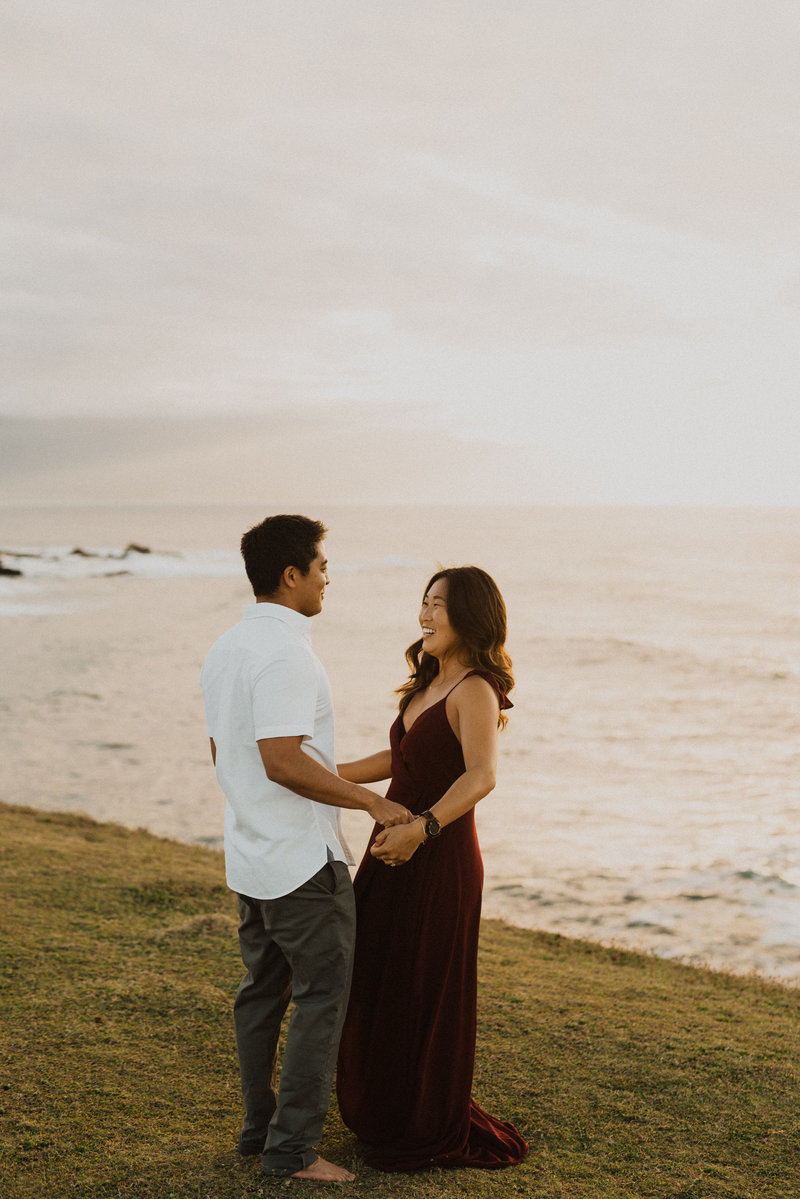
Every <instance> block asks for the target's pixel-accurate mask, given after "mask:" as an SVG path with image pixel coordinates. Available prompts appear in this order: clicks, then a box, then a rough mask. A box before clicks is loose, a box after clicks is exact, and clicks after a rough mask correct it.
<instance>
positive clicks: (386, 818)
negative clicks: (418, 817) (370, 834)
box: [369, 795, 414, 828]
mask: <svg viewBox="0 0 800 1199" xmlns="http://www.w3.org/2000/svg"><path fill="white" fill-rule="evenodd" d="M374 798H375V802H374V803H373V804H372V806H371V807H370V808H369V814H370V816H371V817H372V819H373V820H374V821H375V823H376V824H382V825H383V827H384V828H390V827H391V826H392V825H394V824H407V823H408V821H409V820H413V819H414V817H413V816H412V815H411V813H410V812H409V810H408V808H404V807H403V805H402V804H399V803H395V802H394V800H392V799H386V798H385V797H384V796H383V795H376V796H375V797H374Z"/></svg>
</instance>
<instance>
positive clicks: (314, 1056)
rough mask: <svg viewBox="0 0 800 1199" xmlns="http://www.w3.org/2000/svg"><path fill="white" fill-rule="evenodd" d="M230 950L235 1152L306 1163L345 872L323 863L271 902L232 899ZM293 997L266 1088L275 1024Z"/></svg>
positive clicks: (268, 1168) (342, 926) (326, 1085)
mask: <svg viewBox="0 0 800 1199" xmlns="http://www.w3.org/2000/svg"><path fill="white" fill-rule="evenodd" d="M239 917H240V924H239V947H240V949H241V954H242V961H243V962H244V964H245V966H246V968H247V974H246V975H245V977H244V978H243V979H242V981H241V983H240V985H239V989H238V991H237V993H236V1000H235V1003H234V1006H233V1014H234V1023H235V1026H236V1045H237V1049H238V1053H239V1071H240V1073H241V1078H242V1098H243V1100H244V1107H245V1120H244V1127H243V1129H242V1134H241V1137H240V1139H239V1148H240V1150H241V1151H242V1152H243V1153H257V1152H260V1151H262V1150H263V1152H262V1153H261V1163H262V1166H263V1169H264V1171H265V1172H266V1173H268V1174H278V1175H289V1174H294V1173H295V1172H296V1171H297V1170H302V1169H304V1167H306V1166H309V1165H310V1164H311V1163H312V1162H313V1161H314V1160H315V1159H316V1156H317V1155H316V1153H315V1152H314V1150H313V1146H314V1145H315V1144H316V1143H317V1141H318V1140H319V1139H320V1137H321V1136H322V1127H323V1124H324V1123H325V1116H326V1115H327V1111H328V1105H329V1103H330V1093H331V1084H332V1081H333V1071H334V1068H335V1066H336V1055H337V1052H338V1049H339V1038H340V1036H341V1032H342V1025H343V1023H344V1017H345V1012H346V1009H347V1000H348V996H349V993H350V978H351V975H352V970H353V944H354V939H355V901H354V898H353V886H352V883H351V882H350V872H349V871H348V869H347V867H346V866H345V864H344V863H343V862H332V861H329V862H328V863H327V864H326V865H325V866H323V867H322V869H321V870H319V871H318V872H317V873H316V874H315V875H314V876H313V878H310V879H309V880H308V882H306V883H303V885H302V886H301V887H298V888H297V890H296V891H292V892H290V894H289V895H283V896H281V897H280V898H279V899H251V898H250V897H249V896H246V895H240V896H239ZM290 999H291V1000H293V1001H294V1005H295V1008H294V1012H293V1013H292V1018H291V1021H290V1023H289V1031H288V1034H287V1037H286V1047H285V1050H284V1054H283V1063H282V1066H281V1080H280V1088H279V1089H278V1088H276V1077H277V1071H276V1061H277V1054H278V1038H279V1036H280V1029H281V1020H282V1019H283V1016H284V1013H285V1012H286V1009H287V1007H288V1005H289V1000H290Z"/></svg>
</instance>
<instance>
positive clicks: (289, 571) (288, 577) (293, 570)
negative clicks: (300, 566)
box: [281, 566, 297, 591]
mask: <svg viewBox="0 0 800 1199" xmlns="http://www.w3.org/2000/svg"><path fill="white" fill-rule="evenodd" d="M296 578H297V567H296V566H287V567H286V570H285V571H284V572H283V574H282V575H281V582H282V583H283V585H284V586H285V587H288V588H289V590H290V591H293V590H294V588H295V586H296V583H295V579H296Z"/></svg>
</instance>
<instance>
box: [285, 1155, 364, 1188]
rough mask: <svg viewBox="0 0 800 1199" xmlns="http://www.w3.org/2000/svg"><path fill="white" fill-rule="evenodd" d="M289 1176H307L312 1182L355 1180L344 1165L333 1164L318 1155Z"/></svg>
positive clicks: (353, 1175)
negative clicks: (304, 1166)
mask: <svg viewBox="0 0 800 1199" xmlns="http://www.w3.org/2000/svg"><path fill="white" fill-rule="evenodd" d="M291 1177H292V1178H308V1179H310V1180H311V1181H312V1182H355V1180H356V1176H355V1174H351V1173H350V1171H349V1170H345V1168H344V1166H334V1164H333V1162H326V1161H325V1158H324V1157H318V1158H317V1160H316V1161H315V1162H312V1163H311V1165H310V1166H306V1168H305V1169H304V1170H298V1171H297V1173H296V1174H292V1176H291Z"/></svg>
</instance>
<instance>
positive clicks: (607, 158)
mask: <svg viewBox="0 0 800 1199" xmlns="http://www.w3.org/2000/svg"><path fill="white" fill-rule="evenodd" d="M0 36H1V38H2V40H1V41H0V54H1V55H2V74H1V76H0V89H1V90H2V97H1V98H2V107H1V109H0V130H1V131H2V146H1V147H0V149H1V150H2V153H1V155H0V171H2V176H3V178H2V189H1V190H0V212H1V213H2V222H3V227H4V237H3V241H4V246H5V253H4V270H3V280H2V309H1V310H0V320H1V321H2V326H1V331H2V342H3V356H4V360H5V362H4V369H3V372H2V376H1V377H0V378H1V382H0V437H1V436H2V431H3V424H2V418H3V417H6V418H8V417H27V416H36V417H54V416H59V417H64V416H84V417H87V416H98V415H101V414H102V415H106V416H108V415H110V416H114V417H126V416H139V417H147V416H155V415H171V416H176V417H189V416H192V417H202V416H215V417H220V416H231V415H235V414H239V413H253V414H258V415H259V417H260V418H266V419H269V418H270V416H271V415H273V416H274V417H275V419H279V420H280V421H282V422H285V420H286V417H287V413H294V414H297V416H298V417H299V419H300V422H301V424H302V426H303V428H304V429H305V430H306V433H307V431H308V427H309V426H308V421H311V422H312V424H313V425H314V426H315V427H317V428H319V429H322V428H327V427H329V428H330V429H331V430H332V432H331V433H330V436H328V438H327V441H326V438H325V437H321V439H320V450H319V454H320V455H322V460H320V458H318V457H314V456H313V455H312V456H311V457H310V458H309V462H308V469H309V470H313V471H315V472H317V473H318V472H319V471H320V470H323V471H324V469H325V461H324V458H325V456H326V455H327V456H328V457H329V456H330V454H331V453H335V452H336V445H335V438H344V437H346V436H347V435H346V433H344V432H343V430H346V429H347V428H348V424H347V421H348V414H353V413H357V414H359V415H358V418H357V421H356V424H357V425H358V423H359V422H360V425H361V427H363V426H364V422H365V420H366V421H367V422H369V414H372V416H373V417H374V428H373V429H372V432H371V437H372V440H371V441H370V446H371V447H373V448H374V445H375V444H377V442H376V440H375V439H376V438H377V439H378V441H381V440H382V439H383V440H385V442H386V444H387V447H388V449H387V452H388V450H389V449H391V446H392V444H393V430H396V431H397V444H398V446H402V448H403V451H404V453H407V449H408V443H407V439H408V438H409V437H411V438H412V444H413V440H414V439H416V438H418V439H419V441H420V443H423V444H424V445H425V448H426V457H425V463H426V465H428V466H429V464H430V462H431V461H435V460H436V451H437V448H438V450H439V457H440V458H441V457H442V456H446V457H447V460H448V463H450V465H451V466H452V461H453V456H455V458H456V459H457V458H458V454H459V446H460V445H463V441H464V439H467V440H468V441H469V442H470V443H471V444H470V445H469V446H468V447H466V448H465V449H464V455H465V462H468V463H469V464H470V465H469V469H470V470H472V469H474V463H475V462H476V461H479V459H480V447H479V446H478V447H476V445H475V444H474V443H482V442H487V443H491V449H490V450H487V454H488V453H489V452H491V454H492V455H494V458H493V461H498V462H499V461H501V460H502V455H503V452H504V450H503V447H505V448H506V450H507V453H508V455H509V458H508V462H509V463H510V464H512V463H513V470H514V471H515V472H517V474H518V475H519V477H520V478H522V477H524V475H525V473H526V463H527V464H528V465H527V469H528V470H529V471H530V472H533V471H534V470H539V469H540V468H541V475H540V477H541V478H542V479H545V480H546V479H547V478H549V477H550V476H549V475H548V474H547V469H550V468H552V471H553V472H555V474H554V477H555V476H558V478H559V479H560V480H561V482H560V484H559V486H554V487H553V489H552V490H551V491H550V492H548V490H547V488H548V486H549V484H546V483H543V484H542V488H543V492H535V493H531V495H529V494H528V493H527V492H524V488H523V489H522V490H521V491H520V496H523V493H524V497H523V498H534V499H536V498H541V499H543V500H545V501H546V500H547V499H554V500H557V501H558V502H570V501H572V502H577V503H580V502H608V503H696V504H705V503H709V504H778V505H800V336H799V335H798V334H800V321H799V319H798V318H799V317H800V235H799V234H800V84H799V83H798V78H800V72H798V68H797V64H798V62H800V5H798V4H797V3H796V0H768V3H766V4H765V3H764V2H763V0H753V2H751V0H660V2H656V0H603V2H602V3H598V2H597V0H519V2H514V0H484V2H481V3H479V2H477V0H393V2H389V0H362V2H356V0H228V2H227V3H225V4H220V3H218V2H211V0H174V2H167V3H165V2H164V0H158V3H156V2H155V0H136V3H135V4H131V3H129V2H127V0H126V2H125V3H123V2H122V0H58V3H57V4H53V3H52V0H47V2H44V0H6V2H5V4H4V5H3V9H2V14H1V15H0ZM365 414H367V415H366V416H365ZM326 422H327V423H326ZM215 427H216V426H215ZM282 427H283V426H282ZM401 434H402V436H401ZM331 438H333V439H334V444H331ZM9 444H10V442H9ZM14 444H17V441H15V442H14ZM237 446H238V447H239V448H238V449H237ZM240 450H241V439H239V441H238V442H236V444H234V443H233V442H231V443H230V446H229V459H230V466H231V469H232V470H233V471H234V473H235V471H236V459H237V454H239V452H240ZM398 452H399V450H398ZM174 454H175V461H176V463H177V461H178V458H179V455H180V449H179V448H178V446H177V444H176V446H175V449H174ZM498 455H499V457H498ZM542 464H549V465H548V468H547V469H545V468H544V467H543V466H542ZM69 465H70V464H69V462H68V461H65V463H64V466H65V469H67V468H68V467H69ZM344 473H345V474H347V473H348V472H347V471H345V472H344ZM133 485H134V484H133V483H132V486H133ZM341 485H342V486H344V482H342V484H341ZM420 486H421V487H422V489H423V490H422V494H425V490H424V488H425V481H424V479H423V480H422V481H421V482H420ZM431 494H432V493H431Z"/></svg>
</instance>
